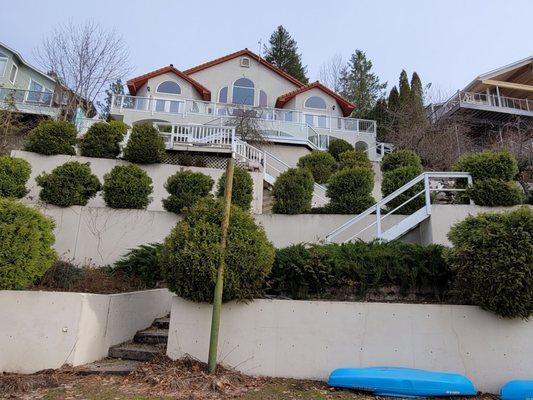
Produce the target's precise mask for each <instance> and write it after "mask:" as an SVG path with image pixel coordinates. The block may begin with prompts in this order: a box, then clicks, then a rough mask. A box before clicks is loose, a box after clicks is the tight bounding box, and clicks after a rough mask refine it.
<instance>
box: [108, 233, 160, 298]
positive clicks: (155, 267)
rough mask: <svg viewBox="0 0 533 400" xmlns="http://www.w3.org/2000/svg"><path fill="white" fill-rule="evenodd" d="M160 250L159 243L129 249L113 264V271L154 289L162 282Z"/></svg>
mask: <svg viewBox="0 0 533 400" xmlns="http://www.w3.org/2000/svg"><path fill="white" fill-rule="evenodd" d="M162 249H163V245H162V244H161V243H150V244H143V245H141V246H139V247H136V248H134V249H130V250H129V251H128V253H126V255H124V256H123V257H122V258H121V259H120V260H118V261H117V262H116V263H115V269H116V270H119V271H123V272H124V273H125V274H126V275H127V276H131V277H134V278H138V279H139V280H140V281H141V282H142V283H143V284H144V285H145V286H146V287H147V288H153V287H156V286H157V284H158V283H159V282H161V281H162V280H163V273H162V270H161V263H160V255H161V251H162Z"/></svg>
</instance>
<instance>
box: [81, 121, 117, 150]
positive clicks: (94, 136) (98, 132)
mask: <svg viewBox="0 0 533 400" xmlns="http://www.w3.org/2000/svg"><path fill="white" fill-rule="evenodd" d="M123 138H124V134H123V133H122V131H121V129H120V128H119V127H117V126H114V125H111V124H108V123H107V122H97V123H95V124H93V125H91V127H90V128H89V130H88V131H87V133H85V135H84V136H83V138H82V139H81V140H80V145H79V148H80V152H81V155H82V156H85V157H99V158H116V157H117V156H118V155H119V154H120V145H119V144H120V142H121V141H122V139H123Z"/></svg>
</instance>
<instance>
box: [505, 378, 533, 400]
mask: <svg viewBox="0 0 533 400" xmlns="http://www.w3.org/2000/svg"><path fill="white" fill-rule="evenodd" d="M500 398H501V400H533V380H531V381H521V380H516V381H510V382H507V383H506V384H505V385H503V386H502V388H501V390H500Z"/></svg>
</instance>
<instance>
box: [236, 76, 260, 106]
mask: <svg viewBox="0 0 533 400" xmlns="http://www.w3.org/2000/svg"><path fill="white" fill-rule="evenodd" d="M254 97H255V90H254V83H253V82H252V81H251V80H250V79H246V78H240V79H237V80H236V81H235V83H234V84H233V104H244V105H247V106H253V105H254Z"/></svg>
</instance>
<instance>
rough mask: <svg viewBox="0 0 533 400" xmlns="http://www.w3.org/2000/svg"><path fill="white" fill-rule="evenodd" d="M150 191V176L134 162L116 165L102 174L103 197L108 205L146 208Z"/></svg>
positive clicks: (151, 188)
mask: <svg viewBox="0 0 533 400" xmlns="http://www.w3.org/2000/svg"><path fill="white" fill-rule="evenodd" d="M152 191H153V186H152V178H150V177H149V176H148V174H147V173H146V172H145V171H144V170H143V169H142V168H140V167H139V166H137V165H135V164H129V165H117V166H116V167H114V168H113V169H112V170H111V171H110V172H109V173H107V174H105V175H104V185H103V197H104V200H105V203H106V205H107V206H108V207H111V208H141V209H142V208H146V207H147V206H148V204H150V201H151V199H150V194H152Z"/></svg>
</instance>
